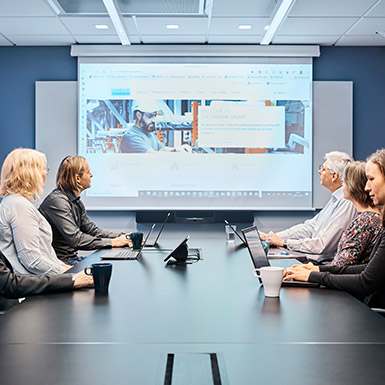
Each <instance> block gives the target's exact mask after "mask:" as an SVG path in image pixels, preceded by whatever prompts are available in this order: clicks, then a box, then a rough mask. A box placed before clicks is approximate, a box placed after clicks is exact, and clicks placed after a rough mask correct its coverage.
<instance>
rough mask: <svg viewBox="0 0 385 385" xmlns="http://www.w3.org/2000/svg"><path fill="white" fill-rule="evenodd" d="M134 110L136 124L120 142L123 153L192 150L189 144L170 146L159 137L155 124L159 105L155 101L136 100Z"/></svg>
mask: <svg viewBox="0 0 385 385" xmlns="http://www.w3.org/2000/svg"><path fill="white" fill-rule="evenodd" d="M132 110H133V114H134V125H133V126H132V127H131V128H129V129H128V130H127V132H126V133H125V134H124V135H123V137H122V140H121V142H120V151H121V152H122V153H151V152H156V151H166V152H191V148H190V147H189V146H188V145H183V146H179V147H168V146H165V145H163V144H162V143H161V142H160V140H159V139H158V138H157V136H156V134H155V131H156V126H155V124H156V117H157V115H158V110H159V106H158V105H157V104H156V103H155V102H151V101H147V102H136V103H134V105H133V107H132Z"/></svg>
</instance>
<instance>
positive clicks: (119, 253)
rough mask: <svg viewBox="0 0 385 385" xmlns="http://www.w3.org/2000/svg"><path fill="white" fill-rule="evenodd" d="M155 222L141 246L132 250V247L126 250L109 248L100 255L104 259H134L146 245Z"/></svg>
mask: <svg viewBox="0 0 385 385" xmlns="http://www.w3.org/2000/svg"><path fill="white" fill-rule="evenodd" d="M154 227H155V223H154V224H153V225H152V227H151V229H150V231H149V232H148V234H147V236H146V239H145V240H144V242H143V243H142V246H141V247H140V249H138V250H132V249H126V250H117V249H115V250H114V249H109V250H106V251H105V252H104V254H103V255H102V256H101V257H100V258H101V259H104V260H119V259H123V260H124V259H126V260H134V259H138V258H139V256H140V254H141V253H142V251H143V249H144V248H145V246H146V242H147V241H148V238H149V237H150V235H151V233H152V231H153V230H154Z"/></svg>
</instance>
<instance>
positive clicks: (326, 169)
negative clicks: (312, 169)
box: [318, 164, 335, 174]
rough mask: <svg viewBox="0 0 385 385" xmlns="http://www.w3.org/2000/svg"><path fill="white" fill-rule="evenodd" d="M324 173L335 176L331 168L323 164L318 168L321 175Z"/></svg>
mask: <svg viewBox="0 0 385 385" xmlns="http://www.w3.org/2000/svg"><path fill="white" fill-rule="evenodd" d="M324 171H329V172H330V173H332V174H335V172H334V171H332V170H330V168H328V167H324V165H323V164H321V165H320V166H318V172H319V173H320V174H322V173H323V172H324Z"/></svg>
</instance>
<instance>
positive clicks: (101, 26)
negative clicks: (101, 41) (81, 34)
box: [95, 24, 108, 29]
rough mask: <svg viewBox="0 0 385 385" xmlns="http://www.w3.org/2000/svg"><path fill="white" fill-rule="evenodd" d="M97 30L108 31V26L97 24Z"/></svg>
mask: <svg viewBox="0 0 385 385" xmlns="http://www.w3.org/2000/svg"><path fill="white" fill-rule="evenodd" d="M95 28H96V29H108V25H106V24H95Z"/></svg>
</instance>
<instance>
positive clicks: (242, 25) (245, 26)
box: [238, 24, 252, 29]
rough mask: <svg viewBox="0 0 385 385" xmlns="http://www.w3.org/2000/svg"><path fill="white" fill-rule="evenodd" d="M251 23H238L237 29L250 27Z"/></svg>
mask: <svg viewBox="0 0 385 385" xmlns="http://www.w3.org/2000/svg"><path fill="white" fill-rule="evenodd" d="M251 27H252V26H251V25H250V24H240V25H239V26H238V29H251Z"/></svg>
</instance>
